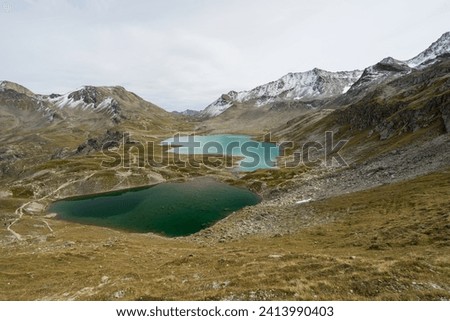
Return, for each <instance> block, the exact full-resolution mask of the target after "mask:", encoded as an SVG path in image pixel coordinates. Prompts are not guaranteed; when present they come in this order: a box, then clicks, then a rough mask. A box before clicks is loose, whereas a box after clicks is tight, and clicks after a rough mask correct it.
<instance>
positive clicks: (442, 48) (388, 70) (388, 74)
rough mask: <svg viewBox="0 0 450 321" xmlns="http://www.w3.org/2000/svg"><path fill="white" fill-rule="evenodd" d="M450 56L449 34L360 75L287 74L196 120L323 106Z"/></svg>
mask: <svg viewBox="0 0 450 321" xmlns="http://www.w3.org/2000/svg"><path fill="white" fill-rule="evenodd" d="M448 54H450V32H447V33H444V34H443V35H442V36H441V37H440V38H439V39H438V40H437V41H436V42H434V43H433V44H431V45H430V47H429V48H427V49H426V50H424V51H423V52H421V53H419V54H418V55H417V56H415V57H414V58H412V59H409V60H406V61H400V60H396V59H394V58H392V57H387V58H384V59H382V60H381V61H380V62H378V63H377V64H375V65H373V66H369V67H367V68H366V69H364V71H360V70H353V71H339V72H331V71H325V70H321V69H318V68H314V69H312V70H309V71H306V72H297V73H289V74H287V75H285V76H283V77H281V78H280V79H278V80H276V81H272V82H269V83H267V84H264V85H260V86H258V87H256V88H253V89H251V90H249V91H240V92H236V91H230V92H228V93H227V94H223V95H221V96H220V97H219V98H218V99H217V100H215V101H214V102H212V103H211V104H209V105H208V106H207V107H206V108H205V109H204V110H203V111H201V112H200V114H199V115H200V116H203V117H205V118H207V117H215V116H218V115H220V114H222V113H223V112H225V111H226V110H228V109H229V108H231V107H233V106H235V105H237V104H242V103H245V104H246V105H247V107H248V108H255V107H256V108H258V107H262V106H267V105H274V104H276V103H281V102H296V101H298V102H305V103H308V102H310V103H311V104H310V105H312V106H315V107H316V106H323V105H326V103H327V102H328V101H329V100H330V98H337V97H339V96H341V95H343V94H345V93H347V92H348V94H349V95H350V96H351V95H352V94H354V93H355V92H360V91H361V89H362V88H363V89H364V90H368V89H369V87H371V86H374V85H375V84H379V83H380V82H382V81H385V80H387V79H392V78H393V77H398V76H401V75H404V74H407V73H409V72H411V71H412V70H415V69H423V68H425V67H427V66H429V65H430V64H433V63H434V62H435V61H436V59H437V58H438V57H441V56H443V55H448Z"/></svg>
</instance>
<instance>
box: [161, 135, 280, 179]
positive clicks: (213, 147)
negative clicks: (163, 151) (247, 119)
mask: <svg viewBox="0 0 450 321" xmlns="http://www.w3.org/2000/svg"><path fill="white" fill-rule="evenodd" d="M161 144H162V145H168V144H172V145H173V146H174V147H173V148H172V149H170V150H169V151H171V152H174V153H178V154H191V155H205V154H211V155H212V154H219V155H231V156H238V157H242V159H241V160H240V161H239V162H238V163H237V167H235V169H236V170H238V171H246V172H249V171H254V170H257V169H269V168H275V167H276V165H277V157H278V156H280V149H279V147H278V146H277V145H276V144H274V143H267V142H258V141H255V140H252V139H251V137H250V136H246V135H207V136H200V135H192V136H178V137H177V136H175V137H172V138H169V139H166V140H164V141H162V142H161Z"/></svg>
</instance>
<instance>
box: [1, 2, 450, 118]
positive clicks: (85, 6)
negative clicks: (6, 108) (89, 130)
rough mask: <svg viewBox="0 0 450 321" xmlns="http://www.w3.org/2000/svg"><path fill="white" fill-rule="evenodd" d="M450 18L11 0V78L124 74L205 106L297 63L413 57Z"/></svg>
mask: <svg viewBox="0 0 450 321" xmlns="http://www.w3.org/2000/svg"><path fill="white" fill-rule="evenodd" d="M449 21H450V1H448V0H427V1H412V0H409V1H407V0H405V1H394V0H387V1H385V0H377V1H361V0H342V1H336V0H335V1H325V0H319V1H300V0H277V1H275V0H273V1H264V0H254V1H253V0H220V1H219V0H217V1H215V0H208V1H206V0H203V1H202V0H165V1H163V0H160V1H156V0H155V1H148V0H147V1H145V0H142V1H138V0H130V1H126V0H120V1H119V0H118V1H115V0H111V1H107V0H98V1H94V0H91V1H87V0H86V1H84V0H83V1H77V0H63V1H55V0H53V1H52V0H48V1H38V0H36V1H32V0H30V1H14V0H0V28H1V29H0V30H1V38H0V79H4V80H10V81H14V82H18V83H20V84H22V85H24V86H26V87H28V88H29V89H31V90H32V91H34V92H36V93H42V94H49V93H53V92H56V93H64V92H68V91H71V90H73V89H76V88H78V87H80V86H82V85H121V86H124V87H125V88H127V89H128V90H131V91H133V92H135V93H136V94H138V95H140V96H141V97H143V98H145V99H146V100H149V101H151V102H153V103H156V104H157V105H159V106H161V107H163V108H165V109H167V110H184V109H186V108H191V109H201V108H204V107H205V106H206V105H208V104H209V103H211V102H212V101H214V100H215V99H216V98H218V97H219V96H220V94H222V93H225V92H228V91H230V90H238V91H239V90H246V89H251V88H253V87H255V86H257V85H260V84H264V83H266V82H269V81H272V80H276V79H278V78H280V77H281V76H283V75H284V74H286V73H288V72H297V71H306V70H310V69H312V68H314V67H319V68H322V69H327V70H331V71H337V70H353V69H363V68H364V67H367V66H369V65H371V64H374V63H376V62H377V61H379V60H381V59H382V58H384V57H386V56H393V57H395V58H397V59H409V58H412V57H413V56H415V55H416V54H418V53H419V52H420V51H422V50H424V49H425V48H427V47H428V46H429V45H430V44H431V43H432V42H433V41H435V40H436V39H437V38H439V36H440V35H441V34H442V33H444V32H446V31H450V22H449Z"/></svg>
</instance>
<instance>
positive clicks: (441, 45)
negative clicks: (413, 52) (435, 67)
mask: <svg viewBox="0 0 450 321" xmlns="http://www.w3.org/2000/svg"><path fill="white" fill-rule="evenodd" d="M448 53H450V31H449V32H446V33H444V34H443V35H442V36H441V37H440V38H439V39H438V40H436V41H435V42H433V43H432V44H431V46H430V47H428V48H427V49H426V50H424V51H422V52H421V53H420V54H418V55H417V56H415V57H414V58H412V59H409V60H407V61H406V64H408V66H409V67H411V68H417V67H418V66H419V65H422V64H424V63H426V62H429V61H430V60H433V59H436V58H437V57H438V56H440V55H443V54H448Z"/></svg>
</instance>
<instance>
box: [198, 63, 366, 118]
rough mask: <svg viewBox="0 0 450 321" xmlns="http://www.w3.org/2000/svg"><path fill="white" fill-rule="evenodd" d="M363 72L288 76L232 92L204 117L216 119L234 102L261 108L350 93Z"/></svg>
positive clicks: (322, 71)
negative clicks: (282, 102)
mask: <svg viewBox="0 0 450 321" xmlns="http://www.w3.org/2000/svg"><path fill="white" fill-rule="evenodd" d="M361 74H362V71H360V70H354V71H339V72H330V71H326V70H322V69H318V68H314V69H312V70H309V71H306V72H297V73H288V74H286V75H284V76H283V77H281V78H280V79H278V80H276V81H272V82H269V83H267V84H264V85H261V86H258V87H256V88H253V89H252V90H249V91H240V92H236V91H230V92H229V93H228V94H224V95H222V96H221V97H219V98H218V99H217V100H216V101H214V102H213V103H212V104H210V105H208V106H207V107H206V108H205V109H204V110H203V112H202V115H203V116H210V117H211V116H217V115H219V114H221V113H222V112H224V111H225V110H227V109H228V108H230V107H231V106H232V105H233V104H234V103H243V102H250V101H251V102H253V103H254V104H255V106H257V107H261V106H263V105H267V104H270V103H273V102H277V101H283V100H300V101H310V100H317V99H323V98H329V97H333V96H336V95H339V94H342V93H343V92H345V91H347V90H348V89H349V88H350V86H351V85H352V84H353V83H354V82H355V81H357V80H358V78H359V77H360V76H361Z"/></svg>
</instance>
